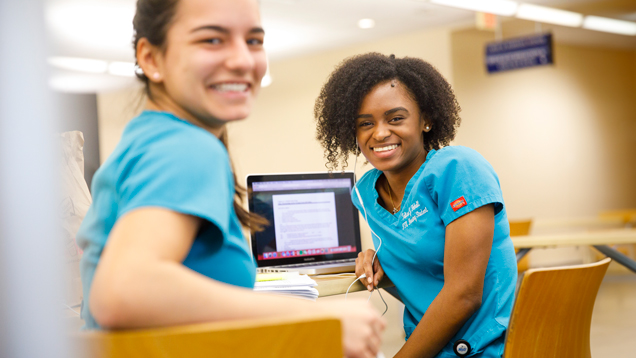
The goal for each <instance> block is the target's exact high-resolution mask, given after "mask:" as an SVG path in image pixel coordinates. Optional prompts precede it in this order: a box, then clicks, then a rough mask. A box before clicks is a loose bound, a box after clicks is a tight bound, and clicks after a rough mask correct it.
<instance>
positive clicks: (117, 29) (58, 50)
mask: <svg viewBox="0 0 636 358" xmlns="http://www.w3.org/2000/svg"><path fill="white" fill-rule="evenodd" d="M616 1H622V0H526V1H524V2H531V3H535V4H543V5H546V6H554V7H563V6H565V7H566V8H572V7H574V8H575V7H576V6H581V5H585V4H589V3H598V2H608V3H609V2H616ZM629 1H636V0H629ZM135 3H136V0H48V1H47V29H48V30H49V34H50V42H51V49H52V54H53V55H56V56H74V57H84V58H95V59H102V60H107V61H129V62H132V61H134V57H133V50H132V45H131V39H132V18H133V15H134V8H135ZM260 3H261V13H262V19H263V27H264V28H265V31H266V38H265V42H266V45H265V46H266V50H267V52H268V55H269V58H270V60H271V61H277V60H281V59H285V58H290V57H296V56H302V55H308V54H311V53H315V52H320V51H325V50H329V49H335V48H339V47H344V46H348V45H351V44H355V43H363V42H370V41H373V40H376V39H378V38H383V37H388V36H392V35H396V34H400V33H406V32H412V31H418V30H424V29H426V28H432V27H438V26H458V27H462V26H463V27H466V26H471V25H472V23H473V22H474V16H475V15H474V13H473V12H472V11H465V10H459V9H454V8H449V7H444V6H439V5H434V4H431V3H428V2H427V1H426V0H260ZM597 15H601V14H597ZM612 16H614V17H622V18H624V19H627V20H636V12H634V13H622V14H613V15H612ZM362 18H372V19H374V20H375V22H376V26H375V27H374V28H372V29H366V30H363V29H360V28H358V26H357V22H358V20H359V19H362ZM504 20H505V19H504ZM589 32H590V31H587V30H581V29H569V30H565V32H564V35H563V37H564V38H566V39H568V41H570V42H578V43H581V42H583V43H585V42H586V41H590V40H589V39H590V38H591V39H592V40H593V41H595V42H596V43H597V44H610V45H611V44H616V46H618V47H631V48H635V49H636V37H628V36H621V35H612V34H594V35H593V36H590V34H589ZM504 35H505V34H504ZM555 36H556V35H555ZM557 38H558V36H557ZM594 39H596V40H594ZM122 80H123V79H122Z"/></svg>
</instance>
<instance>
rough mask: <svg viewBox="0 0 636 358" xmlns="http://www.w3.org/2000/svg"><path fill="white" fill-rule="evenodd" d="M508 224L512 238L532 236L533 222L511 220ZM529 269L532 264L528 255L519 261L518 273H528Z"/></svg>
mask: <svg viewBox="0 0 636 358" xmlns="http://www.w3.org/2000/svg"><path fill="white" fill-rule="evenodd" d="M508 223H509V224H510V236H523V235H529V234H530V227H531V226H532V220H509V221H508ZM515 251H516V250H515ZM529 267H530V262H529V259H528V255H526V256H524V257H523V258H522V259H521V260H519V262H517V272H519V273H521V272H523V271H526V270H527V269H528V268H529Z"/></svg>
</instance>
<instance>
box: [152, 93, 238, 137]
mask: <svg viewBox="0 0 636 358" xmlns="http://www.w3.org/2000/svg"><path fill="white" fill-rule="evenodd" d="M146 109H147V110H151V111H161V112H169V113H172V114H174V115H175V116H177V117H179V118H181V119H183V120H185V121H188V122H190V123H192V124H194V125H195V126H197V127H200V128H203V129H205V130H206V131H208V132H210V133H212V135H214V136H215V137H217V138H221V135H222V134H223V131H224V130H225V125H222V126H209V125H206V124H204V123H203V122H202V121H201V120H199V119H198V118H197V117H196V116H195V115H193V114H192V113H191V112H189V111H188V110H186V109H185V108H183V107H182V106H180V105H179V104H177V103H176V102H175V101H174V100H173V99H172V98H170V97H169V96H168V95H166V94H165V92H164V91H158V90H156V89H153V91H152V98H150V97H148V100H147V101H146Z"/></svg>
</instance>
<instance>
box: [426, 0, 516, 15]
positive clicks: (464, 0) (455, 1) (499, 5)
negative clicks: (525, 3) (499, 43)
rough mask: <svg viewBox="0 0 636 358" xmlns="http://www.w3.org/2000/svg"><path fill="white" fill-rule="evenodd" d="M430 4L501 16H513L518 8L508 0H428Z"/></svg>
mask: <svg viewBox="0 0 636 358" xmlns="http://www.w3.org/2000/svg"><path fill="white" fill-rule="evenodd" d="M430 2H431V3H433V4H438V5H444V6H450V7H456V8H459V9H466V10H473V11H479V12H485V13H488V14H495V15H501V16H513V15H514V14H515V13H516V12H517V7H518V4H517V3H516V2H514V1H509V0H430Z"/></svg>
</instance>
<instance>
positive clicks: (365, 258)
mask: <svg viewBox="0 0 636 358" xmlns="http://www.w3.org/2000/svg"><path fill="white" fill-rule="evenodd" d="M374 255H375V250H372V249H368V250H367V251H364V252H360V253H359V254H358V258H357V259H356V277H360V276H362V274H365V275H366V276H367V277H366V279H364V278H363V279H362V280H360V281H361V282H362V281H365V282H362V283H363V284H364V285H366V286H367V290H369V291H373V288H374V287H377V286H378V284H379V283H380V281H382V278H383V277H384V270H383V269H382V266H381V265H380V259H379V258H378V257H377V256H376V257H375V260H373V257H374Z"/></svg>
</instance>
